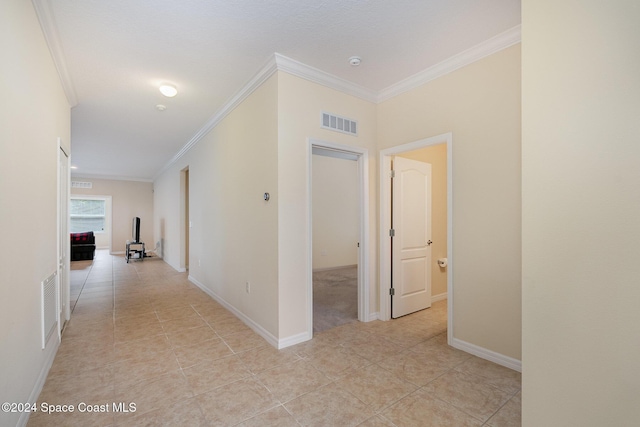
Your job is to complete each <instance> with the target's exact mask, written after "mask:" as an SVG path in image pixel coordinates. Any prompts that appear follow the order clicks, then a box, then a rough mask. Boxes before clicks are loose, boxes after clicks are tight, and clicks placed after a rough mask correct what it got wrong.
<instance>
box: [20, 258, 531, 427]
mask: <svg viewBox="0 0 640 427" xmlns="http://www.w3.org/2000/svg"><path fill="white" fill-rule="evenodd" d="M71 269H72V271H71V280H72V289H71V294H72V298H71V299H72V303H71V307H72V309H73V313H72V316H71V321H70V322H69V324H68V326H67V328H66V330H65V332H64V335H63V339H62V343H61V345H60V349H59V350H58V353H57V356H56V359H55V361H54V363H53V366H52V368H51V371H50V372H49V376H48V378H47V381H46V383H45V386H44V388H43V390H42V393H41V394H40V396H39V398H38V401H37V402H38V407H39V408H40V407H41V405H42V404H43V402H46V403H47V404H49V405H52V404H57V405H63V404H65V405H74V409H75V410H74V412H67V413H57V414H45V413H42V412H36V413H33V414H32V416H31V418H30V420H29V424H28V425H29V426H51V425H65V426H88V425H91V426H157V425H174V426H181V425H184V426H214V425H215V426H219V425H224V426H231V425H241V426H278V427H279V426H306V425H310V426H341V427H342V426H357V425H362V426H428V425H430V426H444V425H451V426H456V427H458V426H492V427H501V426H519V425H520V405H521V403H520V389H521V385H520V374H519V373H518V372H515V371H511V370H509V369H506V368H503V367H501V366H498V365H495V364H493V363H491V362H487V361H485V360H483V359H479V358H477V357H474V356H471V355H469V354H467V353H464V352H461V351H458V350H455V349H453V348H451V347H449V346H447V345H446V317H447V315H446V310H447V307H446V301H441V302H438V303H435V304H434V305H433V307H432V308H430V309H428V310H424V311H422V312H419V313H415V314H412V315H410V316H406V317H404V318H401V319H397V320H394V321H390V322H380V321H374V322H369V323H360V322H355V323H350V324H347V325H343V326H341V327H338V328H334V329H331V330H328V331H326V332H323V333H320V334H317V335H316V336H315V337H314V339H313V340H312V341H309V342H306V343H302V344H299V345H296V346H293V347H289V348H287V349H284V350H280V351H278V350H276V349H274V348H273V347H271V346H270V345H269V344H267V342H266V341H265V340H264V339H262V338H261V337H260V336H258V335H257V334H255V333H254V332H253V331H252V330H251V329H249V328H248V327H247V326H246V325H244V323H242V322H241V321H240V320H238V319H237V318H236V317H234V316H233V315H232V314H231V313H230V312H228V311H227V310H226V309H224V308H223V307H222V306H221V305H220V304H218V303H217V302H215V301H214V300H212V299H211V298H210V297H209V296H207V295H206V294H205V293H204V292H202V291H201V290H200V289H198V288H197V287H196V286H194V285H192V284H191V283H190V282H189V281H188V280H187V275H186V274H185V273H178V272H176V271H175V270H173V269H172V268H171V267H169V266H168V265H167V264H165V263H164V262H163V261H162V260H160V259H158V258H146V259H145V260H144V261H136V262H132V263H130V264H127V263H126V262H125V260H124V258H123V257H118V256H111V255H109V254H108V252H107V251H97V252H96V259H95V260H94V261H93V262H91V261H79V262H73V263H72V265H71ZM85 405H88V406H85ZM92 405H93V406H92ZM87 408H89V409H93V410H96V411H98V412H90V411H88V410H86V409H87ZM116 409H120V411H116ZM122 409H128V410H129V412H124V411H123V410H122ZM106 410H108V412H107V411H106ZM99 411H104V412H99Z"/></svg>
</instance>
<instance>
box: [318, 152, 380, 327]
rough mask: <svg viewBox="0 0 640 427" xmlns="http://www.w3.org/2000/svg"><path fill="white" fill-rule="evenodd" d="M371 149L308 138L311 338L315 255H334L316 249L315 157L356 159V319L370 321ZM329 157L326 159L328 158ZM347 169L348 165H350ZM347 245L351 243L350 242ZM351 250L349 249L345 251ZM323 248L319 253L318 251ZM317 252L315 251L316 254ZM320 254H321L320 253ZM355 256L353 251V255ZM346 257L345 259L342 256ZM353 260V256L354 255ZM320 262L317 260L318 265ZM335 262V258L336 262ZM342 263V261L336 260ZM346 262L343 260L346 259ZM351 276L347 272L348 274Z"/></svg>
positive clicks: (354, 160)
mask: <svg viewBox="0 0 640 427" xmlns="http://www.w3.org/2000/svg"><path fill="white" fill-rule="evenodd" d="M367 155H368V151H367V150H366V149H362V148H358V147H351V146H345V145H341V144H335V143H331V142H326V141H318V140H309V156H308V157H309V177H308V179H309V192H308V194H309V199H308V206H309V224H310V227H309V233H310V236H309V245H310V247H309V254H310V259H309V266H310V268H309V275H308V286H307V295H308V298H307V301H308V305H307V310H308V311H307V313H308V329H307V330H308V332H309V337H312V336H313V331H314V318H313V313H314V303H313V270H314V268H313V265H314V262H313V258H314V256H316V258H317V260H322V259H323V258H326V261H329V258H330V257H331V256H332V255H334V254H330V252H329V249H325V250H326V251H327V252H326V255H324V256H323V252H322V251H323V249H322V248H316V250H315V251H314V233H313V224H314V219H313V212H314V205H313V197H312V195H313V170H314V169H313V159H314V157H317V156H323V157H330V158H332V159H333V160H338V161H341V162H354V163H352V164H351V165H354V164H355V168H354V169H355V170H354V172H355V173H356V176H355V179H356V187H357V190H356V193H357V195H356V196H355V197H356V198H357V206H356V207H355V209H356V210H357V214H356V217H357V218H356V220H355V227H356V228H357V230H356V232H355V233H354V236H355V239H352V240H353V241H352V245H353V246H355V247H354V248H353V250H354V251H355V255H356V256H355V260H356V263H355V265H356V266H357V271H356V272H355V274H356V276H357V319H358V320H360V321H369V320H370V318H369V262H368V260H369V253H368V251H369V244H368V240H369V239H368V235H367V233H368V228H369V227H368V224H369V212H368V209H369V195H368V176H369V172H368V158H367V157H368V156H367ZM325 160H326V159H325ZM347 169H348V168H347ZM316 237H317V236H316ZM347 246H348V244H347ZM348 250H349V249H348V248H347V249H346V251H348ZM318 251H320V254H318V253H317V252H318ZM314 252H315V253H314ZM317 255H319V256H317ZM352 255H353V254H352ZM343 259H344V258H343ZM351 259H353V258H351ZM319 262H321V261H317V262H316V265H322V264H318V263H319ZM335 262H336V261H334V263H335ZM337 262H340V261H337ZM343 262H344V261H343ZM327 265H329V264H327ZM347 275H348V273H347Z"/></svg>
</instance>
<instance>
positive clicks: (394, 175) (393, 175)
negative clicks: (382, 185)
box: [391, 169, 396, 178]
mask: <svg viewBox="0 0 640 427" xmlns="http://www.w3.org/2000/svg"><path fill="white" fill-rule="evenodd" d="M395 177H396V171H394V170H393V169H391V178H395Z"/></svg>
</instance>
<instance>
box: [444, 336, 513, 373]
mask: <svg viewBox="0 0 640 427" xmlns="http://www.w3.org/2000/svg"><path fill="white" fill-rule="evenodd" d="M449 345H451V346H452V347H454V348H457V349H458V350H462V351H465V352H467V353H470V354H473V355H474V356H478V357H480V358H482V359H485V360H488V361H490V362H493V363H497V364H498V365H501V366H504V367H505V368H509V369H513V370H514V371H518V372H522V361H520V360H518V359H514V358H513V357H509V356H505V355H504V354H500V353H496V352H495V351H491V350H487V349H486V348H484V347H479V346H477V345H475V344H471V343H468V342H466V341H462V340H460V339H458V338H454V339H453V340H452V341H450V342H449Z"/></svg>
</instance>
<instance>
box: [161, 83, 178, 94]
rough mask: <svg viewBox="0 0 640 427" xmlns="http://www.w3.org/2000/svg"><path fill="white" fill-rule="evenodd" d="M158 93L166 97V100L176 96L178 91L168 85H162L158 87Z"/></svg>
mask: <svg viewBox="0 0 640 427" xmlns="http://www.w3.org/2000/svg"><path fill="white" fill-rule="evenodd" d="M160 93H161V94H163V95H164V96H166V97H167V98H173V97H174V96H176V95H177V94H178V89H177V88H176V87H175V86H174V85H172V84H169V83H162V84H161V85H160Z"/></svg>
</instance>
